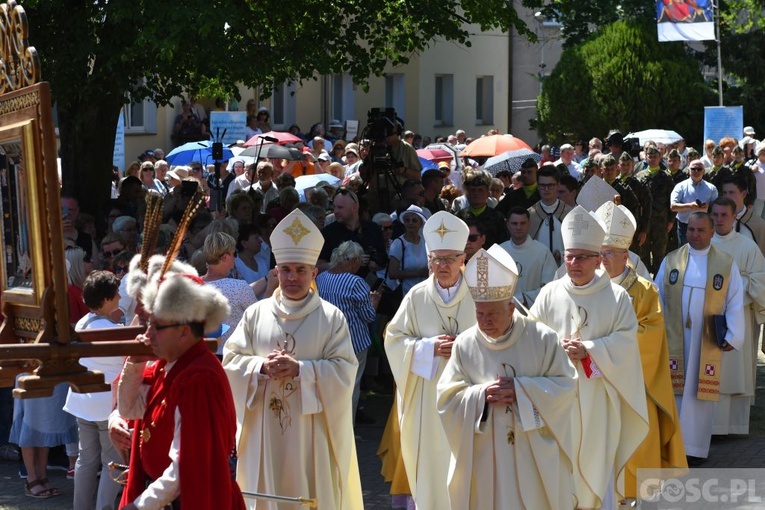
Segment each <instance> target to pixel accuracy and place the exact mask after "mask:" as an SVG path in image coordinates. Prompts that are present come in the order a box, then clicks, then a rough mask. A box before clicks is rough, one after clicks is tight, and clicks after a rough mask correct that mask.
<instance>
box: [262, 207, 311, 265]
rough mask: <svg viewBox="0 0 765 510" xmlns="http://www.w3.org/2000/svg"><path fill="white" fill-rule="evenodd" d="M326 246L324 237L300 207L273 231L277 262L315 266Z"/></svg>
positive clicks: (272, 240)
mask: <svg viewBox="0 0 765 510" xmlns="http://www.w3.org/2000/svg"><path fill="white" fill-rule="evenodd" d="M322 246H324V237H323V236H322V235H321V231H320V230H319V229H318V228H316V225H314V223H313V222H312V221H311V220H310V219H308V216H306V215H305V214H304V213H303V212H302V211H300V209H295V210H294V211H292V212H291V213H289V214H288V215H287V216H286V217H285V218H284V219H283V220H282V221H280V222H279V224H278V225H276V228H274V230H273V232H271V250H272V251H273V253H274V258H275V259H276V263H277V264H284V263H293V264H308V265H310V266H315V265H316V261H317V260H318V259H319V253H321V248H322Z"/></svg>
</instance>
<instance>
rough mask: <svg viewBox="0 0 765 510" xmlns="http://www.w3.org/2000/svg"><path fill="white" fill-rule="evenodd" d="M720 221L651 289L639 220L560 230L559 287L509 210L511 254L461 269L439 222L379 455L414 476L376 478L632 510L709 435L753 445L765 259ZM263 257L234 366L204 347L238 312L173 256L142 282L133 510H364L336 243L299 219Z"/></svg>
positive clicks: (453, 242) (128, 493)
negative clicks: (330, 271)
mask: <svg viewBox="0 0 765 510" xmlns="http://www.w3.org/2000/svg"><path fill="white" fill-rule="evenodd" d="M711 211H712V212H711V215H710V214H707V213H703V212H694V213H692V214H691V216H690V217H689V222H688V228H687V237H688V244H687V245H683V246H681V247H680V248H679V249H677V250H675V251H673V252H671V253H670V254H669V255H668V256H667V257H666V259H665V260H664V261H663V262H662V263H661V266H660V268H659V270H658V273H657V275H656V282H657V283H656V284H654V283H653V282H652V281H650V280H649V279H646V278H644V277H642V276H640V275H638V274H637V273H636V269H635V267H634V264H633V263H632V260H631V258H630V255H629V253H630V252H629V250H628V249H629V247H630V245H631V243H632V241H633V236H634V234H635V231H636V221H635V218H634V216H633V215H632V213H631V212H630V211H629V210H628V209H627V208H626V207H624V206H623V205H617V204H615V203H614V202H612V201H606V202H604V203H603V204H602V205H601V206H600V207H598V208H597V210H595V211H589V210H587V209H586V208H584V207H582V206H581V205H577V206H576V207H574V208H573V209H572V210H571V211H570V212H569V213H568V214H567V215H566V216H565V218H564V219H563V221H562V223H561V225H560V232H561V240H562V252H561V259H562V267H564V268H565V273H564V274H563V275H562V276H560V277H559V278H557V279H555V276H554V273H555V267H556V264H555V262H554V257H553V255H552V252H550V251H549V250H543V251H544V252H546V253H545V254H542V253H539V252H538V251H537V252H533V253H536V255H534V256H533V258H534V259H538V260H536V261H534V260H529V259H528V258H527V257H526V256H525V255H524V254H523V251H522V250H519V249H518V246H519V245H520V246H522V245H523V244H525V243H527V242H529V241H530V242H531V243H532V244H533V243H536V241H533V240H529V239H527V236H528V226H529V223H530V222H529V214H528V211H526V210H525V209H522V208H513V209H511V210H510V211H509V216H508V225H509V230H510V233H511V240H510V241H509V242H508V243H510V244H508V243H504V244H502V245H499V244H494V245H493V246H491V247H489V248H488V249H483V248H481V249H479V250H478V251H477V252H476V253H475V254H473V255H472V257H470V260H469V261H467V263H466V262H465V260H464V259H465V246H466V243H467V242H468V236H469V235H470V234H469V231H470V230H469V228H468V226H467V225H466V223H465V222H464V221H462V220H461V219H459V218H457V217H456V216H454V215H453V214H451V213H449V212H446V211H440V212H437V213H435V214H433V215H431V216H430V217H429V218H428V219H427V221H425V223H424V224H423V225H422V227H421V231H422V236H423V238H424V242H425V246H426V250H427V254H428V261H429V267H430V272H431V274H430V276H429V277H428V278H426V279H425V280H423V281H421V282H420V283H418V284H416V285H414V286H413V287H412V288H411V290H410V291H409V292H408V293H407V294H406V295H405V296H404V297H403V301H402V303H401V305H400V307H399V308H398V309H397V311H396V312H395V314H394V315H393V317H392V319H391V320H390V322H389V324H388V325H387V328H386V331H385V338H384V345H385V350H386V353H387V356H388V358H389V360H390V365H391V369H392V371H393V376H394V378H395V383H396V399H395V403H394V406H393V410H392V417H393V420H392V422H391V421H389V426H390V425H391V423H393V424H394V426H393V429H394V430H393V432H392V433H390V434H388V433H387V431H386V438H385V439H384V442H388V443H392V442H397V443H398V444H396V445H395V447H394V445H392V444H388V445H387V448H383V445H381V449H383V451H384V454H383V457H385V455H388V456H397V455H400V458H395V459H391V458H388V459H385V458H384V459H383V460H384V465H385V463H388V465H390V464H391V463H393V464H398V466H397V467H396V468H393V469H392V471H391V473H392V474H391V477H399V478H403V485H405V486H406V487H407V489H408V490H407V494H409V496H408V498H407V499H408V506H409V507H410V508H419V509H444V508H452V509H468V508H470V509H489V508H491V509H502V508H529V509H541V508H549V509H562V508H572V509H573V508H585V509H590V508H607V509H614V508H619V507H620V506H625V507H626V506H629V505H630V504H631V502H633V501H634V500H635V498H636V494H637V492H636V491H637V489H636V478H637V475H638V470H639V469H641V468H662V467H672V468H687V467H688V465H689V461H690V464H691V465H694V463H698V462H701V461H702V460H703V458H705V457H706V456H707V453H708V450H709V445H710V440H711V436H712V434H720V433H722V434H727V433H746V432H747V427H748V419H749V408H750V405H751V402H752V395H753V384H754V368H755V365H754V363H755V362H756V357H757V356H756V351H755V347H756V342H753V339H756V334H757V332H758V329H759V326H758V324H759V322H758V319H757V317H758V312H759V311H760V306H759V304H758V303H759V302H760V301H758V300H759V299H760V298H759V296H760V295H761V294H758V291H757V289H759V288H760V287H761V286H762V282H759V279H761V278H762V276H761V275H762V274H765V273H763V267H765V265H764V264H765V259H763V256H762V253H761V252H760V251H759V249H758V248H757V245H756V244H755V243H754V242H753V241H751V240H750V239H747V238H744V237H741V236H738V234H737V233H736V232H735V230H734V228H733V222H734V218H735V213H736V204H735V202H734V201H733V200H732V199H729V198H718V199H716V200H715V201H714V202H713V204H712V207H711ZM270 240H271V243H272V249H273V254H274V257H275V259H276V274H277V277H278V281H279V285H278V288H277V289H276V290H275V291H274V293H273V295H272V296H271V297H269V298H267V299H263V300H261V301H259V302H257V303H255V304H254V305H252V306H250V307H249V308H248V309H247V310H246V312H245V313H244V316H243V317H242V319H241V321H240V322H239V324H238V325H237V326H236V328H235V329H234V331H233V333H232V334H231V335H230V337H229V338H228V340H227V341H226V343H225V345H224V348H223V356H222V365H221V363H219V362H218V360H216V359H215V356H214V355H213V354H211V353H210V351H209V350H208V349H207V348H206V346H205V344H204V342H202V341H201V339H202V338H203V337H205V336H211V335H213V336H214V335H215V334H216V333H211V332H214V331H215V330H219V328H220V326H221V324H222V323H223V322H224V321H225V320H226V316H227V315H228V313H229V311H230V309H229V305H228V303H227V300H226V298H225V297H224V296H223V295H222V294H221V293H220V292H219V291H218V290H217V289H215V288H214V287H213V286H210V285H204V282H203V281H202V280H201V279H200V278H199V277H197V276H196V271H195V270H194V268H193V267H191V266H189V265H187V264H184V263H181V262H178V261H174V260H172V257H168V258H167V259H165V258H164V257H162V256H154V257H152V258H151V259H150V260H149V261H148V264H147V265H146V269H145V270H142V268H141V264H140V255H139V256H137V257H136V259H134V261H133V263H132V264H131V271H130V273H129V275H128V290H129V292H130V293H131V295H133V296H135V297H136V299H137V300H138V301H139V302H140V305H141V306H140V307H139V308H140V315H141V316H142V317H143V318H144V320H145V321H146V325H147V326H148V329H147V331H146V333H145V334H144V335H141V336H140V337H139V340H141V341H143V342H145V343H147V345H150V346H151V347H152V349H153V351H154V353H155V354H156V356H157V358H159V361H158V362H154V361H150V360H149V358H147V357H137V356H131V357H129V358H128V359H127V362H126V363H125V365H124V367H123V370H122V375H121V377H120V380H119V391H118V406H117V409H116V410H115V411H114V413H113V416H112V417H111V419H110V422H111V423H112V427H111V434H112V436H113V437H115V436H118V435H123V436H124V438H123V439H125V438H127V437H131V439H130V443H129V450H130V454H129V458H130V463H129V469H128V473H127V486H126V489H125V490H124V492H123V496H122V504H123V508H130V509H132V508H164V507H165V506H166V505H171V506H172V507H173V508H232V509H233V508H258V509H264V508H265V509H269V508H270V509H276V508H279V509H283V508H291V507H293V506H292V505H294V504H296V503H297V502H301V501H302V502H306V501H307V502H309V503H313V504H318V508H335V509H360V508H363V506H364V503H363V499H362V488H361V479H360V476H359V465H358V460H357V456H356V448H355V441H354V432H353V426H354V425H353V409H352V394H353V389H354V383H355V380H356V372H357V370H358V365H359V363H358V360H357V356H356V355H354V348H353V344H352V342H351V333H350V330H349V323H348V321H347V320H346V318H345V316H344V314H343V312H341V311H340V309H338V308H337V307H335V306H333V305H332V304H330V303H329V302H327V301H325V300H323V299H322V298H321V297H320V295H319V293H318V292H317V290H316V288H315V285H314V280H315V278H316V276H317V273H318V269H317V267H316V265H317V261H318V259H319V254H320V252H321V250H322V247H323V246H324V242H325V241H324V238H323V236H322V234H321V232H320V231H319V229H318V228H317V227H316V226H315V225H314V224H313V222H312V221H311V220H310V219H309V218H308V217H307V216H306V215H305V214H303V213H302V212H301V211H299V210H295V211H293V212H292V213H290V214H289V215H287V216H286V217H285V218H284V219H283V220H282V221H281V222H280V223H279V224H278V225H277V226H276V228H275V229H274V232H273V233H272V235H271V238H270ZM537 244H539V243H537ZM540 246H541V245H540ZM506 247H511V249H507V248H506ZM531 249H532V250H538V248H531ZM513 254H515V255H516V257H517V258H518V261H516V260H515V259H514V257H513ZM520 261H522V262H520ZM535 264H536V265H539V266H540V268H535V267H534V266H535ZM550 266H551V267H550ZM522 267H523V269H521V268H522ZM524 275H525V276H526V281H525V287H524V290H523V291H520V292H519V291H518V287H519V284H520V282H521V281H522V278H523V276H524ZM745 289H746V296H747V297H746V298H745V294H744V290H745ZM529 301H531V302H532V303H533V305H532V306H531V307H530V308H527V307H526V303H529ZM189 304H190V305H191V306H189ZM152 359H156V358H152ZM689 368H690V370H688V369H689ZM126 420H130V421H126ZM116 424H120V425H116ZM200 438H204V440H202V441H200ZM686 455H687V456H688V457H686ZM201 466H204V468H203V469H204V472H205V473H207V474H206V475H204V476H202V474H201V472H200V467H201ZM192 479H193V480H192ZM399 482H401V480H399ZM394 485H395V484H394ZM398 485H399V486H401V483H399V484H398Z"/></svg>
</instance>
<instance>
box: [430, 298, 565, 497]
mask: <svg viewBox="0 0 765 510" xmlns="http://www.w3.org/2000/svg"><path fill="white" fill-rule="evenodd" d="M513 320H514V324H513V326H512V328H511V329H510V331H509V332H508V333H506V334H505V335H504V336H502V337H500V338H498V339H492V338H489V337H488V336H486V335H485V334H484V333H482V332H481V331H480V330H479V329H478V326H474V327H472V328H470V329H469V330H467V331H466V332H464V333H463V334H462V335H460V336H459V338H458V339H457V342H456V343H455V346H454V349H453V351H452V357H451V359H449V362H448V363H447V364H446V368H445V369H444V373H443V375H442V376H441V379H440V380H439V382H438V410H439V414H440V416H441V421H442V423H443V426H444V429H445V430H446V435H447V437H448V440H449V448H450V449H451V461H450V463H449V497H450V500H451V507H450V508H452V509H454V510H456V509H483V508H486V509H502V508H526V509H529V510H537V509H546V508H549V509H556V510H557V509H571V508H573V507H574V506H575V503H576V501H575V499H574V492H573V476H572V464H571V457H572V452H573V450H572V448H573V443H572V441H571V436H570V433H569V429H570V420H571V408H572V406H573V403H574V402H575V392H576V382H575V377H576V371H575V369H574V367H573V366H572V365H571V362H570V361H569V360H568V357H567V356H566V354H565V353H564V352H563V350H562V349H561V348H560V347H559V346H558V344H557V335H556V334H555V332H554V331H552V330H551V329H550V328H548V327H547V326H545V325H543V324H540V323H538V322H534V321H531V320H529V319H527V318H525V317H523V316H522V315H520V314H519V313H518V312H516V313H515V314H514V319H513ZM499 376H502V377H513V378H514V381H515V391H516V398H517V401H516V403H515V404H513V405H511V406H506V405H486V388H487V386H489V385H491V384H492V383H493V382H495V381H496V380H497V379H498V377H499ZM418 508H419V506H418Z"/></svg>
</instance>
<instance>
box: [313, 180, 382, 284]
mask: <svg viewBox="0 0 765 510" xmlns="http://www.w3.org/2000/svg"><path fill="white" fill-rule="evenodd" d="M333 205H334V212H335V221H334V222H333V223H330V224H329V225H327V226H326V227H324V228H323V229H322V231H321V234H322V235H323V236H324V247H323V248H322V250H321V253H320V254H319V261H318V263H317V264H316V267H317V268H319V271H326V270H327V269H328V267H329V260H330V257H331V255H332V250H334V249H335V248H337V247H338V246H340V244H342V243H343V242H345V241H354V242H356V243H358V244H359V245H360V246H361V247H362V248H364V255H362V256H361V267H360V268H359V270H358V272H357V273H356V274H357V275H358V276H361V277H362V278H363V277H365V276H366V275H367V273H369V271H378V270H380V269H382V268H384V267H385V266H386V265H387V263H388V256H387V252H386V250H385V240H384V238H383V233H382V230H381V229H380V227H379V226H378V225H377V224H376V223H374V222H372V221H367V220H362V219H361V218H360V217H359V198H358V197H357V196H356V193H354V192H353V191H351V190H349V189H348V188H346V187H345V186H340V187H339V188H338V189H337V191H336V192H335V198H334V200H333Z"/></svg>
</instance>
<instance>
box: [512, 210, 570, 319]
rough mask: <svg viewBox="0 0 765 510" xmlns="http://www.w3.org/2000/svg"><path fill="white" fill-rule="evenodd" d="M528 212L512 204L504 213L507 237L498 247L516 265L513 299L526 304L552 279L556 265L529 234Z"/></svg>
mask: <svg viewBox="0 0 765 510" xmlns="http://www.w3.org/2000/svg"><path fill="white" fill-rule="evenodd" d="M530 227H531V221H530V215H529V211H528V210H527V209H524V208H523V207H513V208H512V209H510V210H509V211H508V213H507V231H508V232H509V233H510V239H509V240H507V241H505V242H504V243H502V244H501V245H500V246H502V248H504V249H505V251H507V252H508V253H509V254H510V256H511V257H513V260H514V261H515V265H516V267H517V268H518V284H517V286H516V287H515V298H516V299H517V300H518V301H519V302H520V303H522V304H523V306H525V307H530V306H531V305H532V304H533V303H534V300H535V299H536V297H537V295H539V290H540V289H541V288H542V286H544V284H546V283H548V282H551V281H553V280H554V279H555V270H556V269H557V268H558V264H557V263H556V262H555V259H554V258H553V255H552V253H551V252H550V250H548V249H547V248H546V247H545V246H544V245H543V244H542V243H540V242H539V241H535V240H534V239H532V238H531V237H529V228H530Z"/></svg>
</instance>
